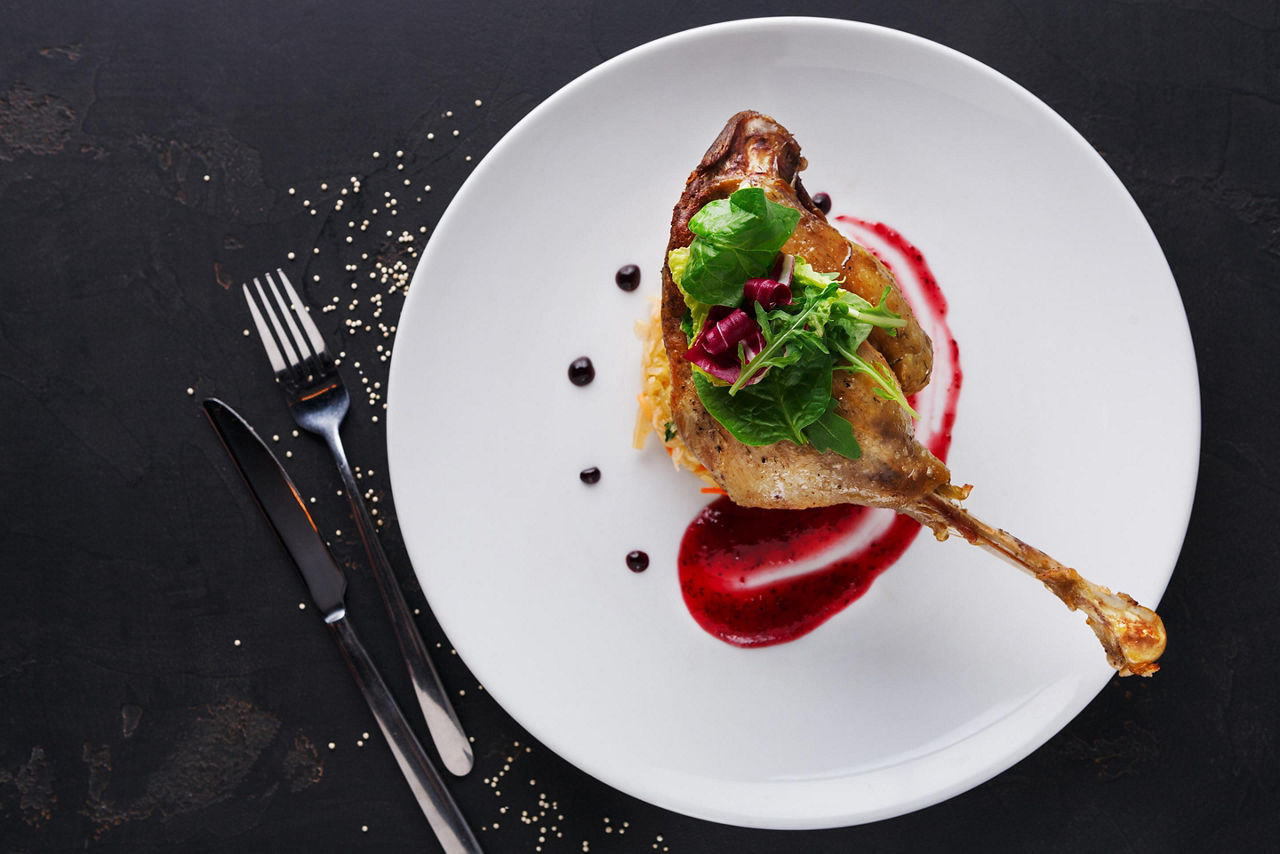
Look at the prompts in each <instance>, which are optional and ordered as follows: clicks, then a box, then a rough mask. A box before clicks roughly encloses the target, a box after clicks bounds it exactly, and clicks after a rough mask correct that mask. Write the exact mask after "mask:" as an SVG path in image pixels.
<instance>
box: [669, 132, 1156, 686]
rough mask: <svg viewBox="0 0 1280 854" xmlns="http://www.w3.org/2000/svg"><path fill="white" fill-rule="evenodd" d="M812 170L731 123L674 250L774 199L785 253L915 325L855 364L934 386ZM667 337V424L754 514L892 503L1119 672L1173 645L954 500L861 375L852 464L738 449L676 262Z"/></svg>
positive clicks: (852, 387) (921, 348)
mask: <svg viewBox="0 0 1280 854" xmlns="http://www.w3.org/2000/svg"><path fill="white" fill-rule="evenodd" d="M805 166H806V163H805V160H804V158H803V157H802V156H801V153H800V146H799V145H798V144H797V142H796V140H795V138H794V137H793V136H792V135H791V134H790V133H789V132H788V131H787V130H786V128H784V127H783V126H782V125H780V124H778V122H776V121H775V120H774V119H772V118H770V117H768V116H765V115H762V114H760V113H756V112H750V111H746V112H741V113H738V114H737V115H735V116H734V117H732V118H731V119H730V120H729V122H728V124H726V125H725V128H724V130H723V131H721V133H720V135H719V136H718V137H716V140H715V142H713V143H712V145H711V147H710V149H708V150H707V153H706V154H705V155H704V156H703V158H702V161H701V162H700V163H699V164H698V166H697V167H696V168H695V169H694V170H693V172H692V174H691V175H690V176H689V179H688V182H687V183H686V185H685V189H684V193H683V195H682V196H681V197H680V200H679V202H678V203H677V204H676V206H675V210H674V212H673V214H672V219H671V237H670V241H669V243H668V245H667V252H668V258H669V257H670V253H671V251H672V250H675V249H681V248H683V247H686V246H688V245H689V244H690V243H692V242H693V240H694V235H693V233H692V232H691V231H690V229H689V221H690V219H691V218H692V217H693V216H694V215H695V214H696V213H697V212H698V211H699V210H701V209H702V208H703V206H704V205H706V204H707V203H708V202H711V201H714V200H717V199H724V198H727V197H729V196H730V195H731V194H732V193H734V192H735V191H737V190H739V189H741V188H743V187H759V188H761V189H763V190H764V192H765V194H766V197H767V198H769V199H770V200H771V201H773V202H776V203H779V204H783V205H786V206H788V207H791V208H794V209H795V210H798V211H799V212H800V220H799V224H798V225H797V226H796V229H795V231H794V232H793V233H792V235H791V237H790V239H789V240H788V241H787V243H786V244H785V245H784V246H783V247H782V252H783V253H784V254H788V255H798V256H803V257H804V258H805V259H806V260H807V261H808V262H809V264H810V265H812V267H813V268H814V269H815V270H818V271H821V272H827V273H838V274H839V275H840V276H841V278H842V286H843V287H844V288H845V289H847V290H849V291H852V292H853V293H856V294H857V295H858V296H860V297H862V298H863V299H866V300H867V301H869V302H875V301H877V300H878V299H879V298H880V297H881V295H882V294H885V293H886V289H887V296H886V297H885V305H886V306H887V307H888V308H889V309H890V310H892V311H893V312H895V313H897V314H898V315H900V316H901V317H902V318H903V319H904V320H905V321H906V325H905V326H904V327H903V328H900V329H897V330H896V334H894V335H889V334H888V333H887V332H886V331H885V330H883V329H879V328H877V329H875V330H873V331H872V332H871V334H870V336H869V337H868V338H867V339H866V341H864V342H863V343H862V344H861V345H860V347H859V348H858V351H857V354H858V356H860V357H861V358H862V359H863V360H865V361H867V362H871V363H879V364H883V365H887V366H888V368H889V369H890V370H891V371H892V376H893V378H894V379H895V380H896V382H897V384H898V386H899V387H900V389H901V391H902V392H903V393H904V394H912V393H914V392H916V391H918V390H920V389H921V388H923V387H924V386H925V385H926V384H927V383H928V382H929V374H930V370H931V367H932V361H933V351H932V345H931V343H930V340H929V337H928V335H927V334H926V333H925V332H924V330H923V329H922V328H921V327H920V325H919V324H918V323H917V322H916V320H915V318H914V317H913V316H912V314H911V309H910V306H908V305H907V303H906V300H905V299H903V297H902V295H901V293H900V292H899V291H898V288H897V285H896V283H895V281H894V278H893V275H892V274H891V273H890V272H889V271H888V270H887V269H886V268H885V267H884V265H883V264H881V263H880V262H879V260H878V259H877V258H876V257H875V256H874V255H872V254H871V253H870V252H869V251H867V250H866V249H864V248H863V247H861V246H858V245H857V244H855V243H853V242H851V241H850V240H848V239H847V238H846V237H845V236H844V235H843V234H841V233H840V232H839V231H837V230H836V229H835V228H834V227H833V226H832V225H830V224H829V223H828V222H827V218H826V216H825V214H824V213H823V212H822V211H821V210H820V209H819V208H818V206H817V205H816V204H814V202H813V200H812V199H811V198H810V196H809V194H808V193H807V192H806V191H805V188H804V185H803V184H802V183H801V180H800V172H801V171H802V170H803V169H804V168H805ZM662 282H663V284H662V301H661V330H660V331H661V340H662V345H663V348H665V352H666V358H667V359H668V360H669V370H670V402H669V403H670V406H669V411H670V420H671V422H672V424H673V425H674V429H675V431H676V438H675V440H674V441H675V442H676V443H679V444H681V445H683V448H682V449H681V450H682V452H683V451H686V450H687V454H688V456H691V457H692V458H693V459H695V460H696V461H697V463H698V464H699V465H698V472H699V474H700V475H702V476H703V477H704V478H705V479H708V480H710V481H713V482H714V483H716V484H718V485H719V486H720V487H721V488H723V489H724V491H725V492H726V493H727V494H728V496H729V498H730V499H731V500H732V501H734V502H736V503H738V504H742V505H745V506H753V507H767V508H780V509H781V508H804V507H818V506H826V505H832V504H845V503H853V504H862V505H867V506H874V507H888V508H892V509H894V510H896V511H898V512H900V513H904V514H906V515H908V516H910V517H912V518H914V519H916V520H917V521H919V522H920V523H921V524H923V525H926V526H927V527H929V528H930V529H931V530H932V531H933V532H934V534H935V535H936V536H937V537H938V538H939V539H945V538H946V536H947V535H948V534H949V533H958V534H960V535H961V536H963V537H964V538H965V539H967V540H969V541H970V542H972V543H975V544H977V545H981V546H983V547H984V548H987V549H988V550H990V551H992V552H994V553H995V554H997V555H999V556H1000V557H1003V558H1005V559H1006V560H1008V561H1010V562H1011V563H1013V564H1014V565H1016V566H1018V567H1019V568H1020V569H1023V570H1024V571H1026V572H1028V573H1030V574H1031V575H1032V576H1033V577H1035V578H1037V579H1039V580H1040V581H1041V582H1042V583H1044V585H1045V586H1046V587H1047V588H1049V589H1050V590H1051V591H1053V593H1054V594H1055V595H1057V596H1058V597H1059V598H1060V599H1061V600H1062V601H1063V602H1065V603H1066V604H1067V606H1068V607H1069V608H1071V609H1072V610H1076V609H1081V610H1083V611H1085V613H1086V615H1087V617H1088V623H1089V625H1090V626H1091V627H1092V628H1093V630H1094V632H1095V633H1096V634H1097V635H1098V638H1099V640H1100V641H1101V642H1102V645H1103V647H1104V649H1105V650H1106V652H1107V657H1108V660H1109V661H1110V663H1111V665H1112V667H1114V668H1115V669H1116V670H1117V671H1118V672H1119V673H1120V674H1121V675H1130V674H1141V675H1148V674H1150V673H1152V672H1154V671H1155V670H1156V669H1157V665H1156V663H1155V661H1156V659H1157V658H1159V656H1160V654H1161V652H1162V651H1163V649H1164V644H1165V633H1164V627H1163V625H1162V623H1161V621H1160V618H1159V617H1158V616H1157V615H1156V614H1155V612H1153V611H1151V610H1150V609H1148V608H1144V607H1142V606H1141V605H1138V604H1137V603H1136V602H1134V601H1133V600H1132V599H1131V598H1129V597H1128V596H1126V595H1124V594H1113V593H1111V591H1109V590H1107V589H1106V588H1104V587H1100V586H1098V585H1095V584H1092V583H1091V582H1088V581H1086V580H1085V579H1083V578H1081V577H1080V575H1079V574H1077V573H1076V572H1075V570H1073V569H1070V568H1069V567H1066V566H1063V565H1062V564H1060V563H1058V562H1057V561H1055V560H1053V559H1052V558H1050V557H1049V556H1048V555H1046V554H1044V553H1043V552H1040V551H1038V550H1036V549H1034V548H1032V547H1030V546H1028V545H1026V544H1025V543H1023V542H1021V541H1020V540H1018V539H1017V538H1015V537H1013V536H1011V535H1009V534H1008V533H1006V532H1004V531H1002V530H999V529H997V528H993V527H991V526H988V525H986V524H985V523H983V522H980V521H979V520H977V519H974V518H973V517H972V516H970V515H969V514H968V513H967V512H966V511H965V510H964V509H963V508H962V507H961V506H960V504H959V503H958V502H959V500H961V499H963V498H965V497H966V496H967V495H968V491H969V487H967V486H957V485H953V484H952V483H951V473H950V472H949V471H948V469H947V466H946V465H944V464H943V463H942V462H941V461H940V460H939V459H937V457H935V456H934V455H933V454H932V453H930V452H929V451H928V450H927V449H926V448H925V447H923V446H922V445H921V444H920V443H919V442H917V441H916V440H915V437H914V435H913V426H912V422H911V419H910V416H909V415H908V413H907V412H906V410H905V409H904V408H903V407H902V406H900V405H899V404H898V403H897V402H894V401H893V400H888V399H885V398H884V397H883V396H881V395H877V394H876V393H875V386H874V382H873V381H872V379H871V378H870V377H869V376H868V375H867V374H865V373H857V372H849V371H837V372H835V374H834V377H835V379H834V380H833V384H832V398H833V399H834V400H835V402H836V409H835V411H836V413H837V414H838V415H839V416H840V417H841V418H843V419H844V420H846V421H848V422H849V423H850V424H851V425H852V427H853V432H854V435H855V436H856V437H857V439H858V442H859V444H860V445H861V451H862V452H861V456H860V457H858V458H857V459H850V458H848V457H846V456H842V455H839V454H836V453H833V452H831V451H824V452H820V451H818V450H816V449H815V448H814V447H813V446H812V445H810V444H804V445H798V444H795V443H793V442H790V441H780V442H776V443H774V444H771V445H765V446H752V445H746V444H743V443H742V442H740V441H738V440H737V439H736V438H735V437H734V436H733V435H732V434H731V433H730V432H729V431H728V430H727V429H726V428H725V427H724V426H722V425H721V424H720V423H719V422H718V421H717V420H716V419H715V418H714V417H712V415H711V414H710V413H709V412H708V411H707V409H706V407H705V406H704V405H703V403H702V401H701V400H700V399H699V397H698V394H697V392H696V389H695V386H694V383H693V368H692V366H691V365H690V363H689V362H688V361H686V359H685V358H684V354H685V353H686V351H687V350H688V349H689V343H690V342H689V335H688V333H687V331H686V329H685V328H684V327H683V325H682V323H683V319H684V317H685V315H686V308H687V307H686V303H685V298H684V295H683V294H682V293H681V291H680V289H679V287H678V286H677V284H676V282H675V280H673V278H672V273H671V269H670V265H669V264H664V265H663V275H662Z"/></svg>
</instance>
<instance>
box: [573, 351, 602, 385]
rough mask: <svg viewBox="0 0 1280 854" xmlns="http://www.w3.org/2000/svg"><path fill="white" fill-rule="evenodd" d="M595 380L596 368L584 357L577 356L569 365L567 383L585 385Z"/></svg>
mask: <svg viewBox="0 0 1280 854" xmlns="http://www.w3.org/2000/svg"><path fill="white" fill-rule="evenodd" d="M595 378H596V366H595V365H593V364H591V360H590V359H588V358H587V357H586V356H579V357H578V358H576V359H574V360H573V361H572V362H570V363H569V382H571V383H573V384H574V385H586V384H587V383H589V382H591V381H592V380H593V379H595Z"/></svg>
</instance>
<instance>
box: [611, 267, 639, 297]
mask: <svg viewBox="0 0 1280 854" xmlns="http://www.w3.org/2000/svg"><path fill="white" fill-rule="evenodd" d="M613 280H614V281H615V282H617V283H618V287H620V288H622V289H623V290H624V291H634V290H635V289H636V288H638V287H640V268H639V267H637V266H636V265H635V264H624V265H623V266H621V267H619V268H618V272H617V274H616V275H615V276H614V277H613Z"/></svg>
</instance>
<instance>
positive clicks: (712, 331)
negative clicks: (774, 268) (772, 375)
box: [684, 292, 790, 385]
mask: <svg viewBox="0 0 1280 854" xmlns="http://www.w3.org/2000/svg"><path fill="white" fill-rule="evenodd" d="M789 293H790V292H788V295H789ZM739 343H741V344H742V345H743V350H744V351H745V354H746V357H747V360H748V361H750V360H751V357H753V356H754V355H755V354H756V353H759V352H760V351H761V350H763V349H764V336H763V335H762V334H760V327H759V326H757V325H756V321H755V318H753V317H751V316H750V315H749V314H747V313H746V312H745V311H743V310H742V309H740V308H732V309H731V308H728V307H727V306H715V307H714V308H712V309H711V312H710V313H709V314H708V315H707V320H706V322H705V323H704V324H703V325H702V331H701V332H700V333H698V337H697V338H695V339H694V340H693V343H692V344H691V345H689V349H688V350H686V351H685V354H684V357H685V359H686V360H687V361H688V362H690V363H691V364H694V365H697V366H698V367H699V368H702V370H704V371H706V372H707V373H708V374H710V375H711V376H713V377H715V378H716V379H718V380H723V381H725V382H727V383H732V382H735V381H737V379H738V377H739V375H741V373H742V363H741V362H740V361H739V360H738V344H739ZM767 373H768V370H763V371H760V372H759V373H758V374H756V375H755V376H754V377H752V378H751V380H750V381H749V382H748V383H747V384H748V385H754V384H755V383H758V382H759V381H760V380H762V379H764V375H765V374H767Z"/></svg>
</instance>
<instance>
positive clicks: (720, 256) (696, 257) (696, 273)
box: [680, 187, 800, 307]
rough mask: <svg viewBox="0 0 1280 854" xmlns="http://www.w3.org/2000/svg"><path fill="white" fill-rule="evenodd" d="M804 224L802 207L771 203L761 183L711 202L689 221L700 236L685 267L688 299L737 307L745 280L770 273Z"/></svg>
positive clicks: (683, 286)
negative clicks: (793, 234) (795, 232)
mask: <svg viewBox="0 0 1280 854" xmlns="http://www.w3.org/2000/svg"><path fill="white" fill-rule="evenodd" d="M799 222H800V212H799V211H798V210H795V209H794V208H790V207H787V206H786V205H780V204H777V203H776V202H771V201H769V199H768V198H767V197H766V196H765V194H764V190H762V189H761V188H759V187H746V188H744V189H741V190H738V191H737V192H735V193H733V195H731V196H729V198H727V199H717V200H715V201H712V202H708V203H707V204H706V205H704V206H703V207H702V209H701V210H700V211H698V212H697V213H696V214H694V216H693V218H692V219H690V220H689V230H690V231H692V232H693V233H694V235H695V238H694V241H693V243H691V244H690V245H689V256H688V260H687V263H686V265H685V267H684V269H683V270H682V277H681V284H680V290H681V291H682V292H683V293H684V294H685V297H686V301H687V300H689V299H692V300H697V301H698V302H701V303H706V304H708V305H727V306H736V305H737V304H738V303H739V302H741V301H742V285H743V283H744V282H746V280H747V279H754V278H759V277H762V276H765V275H768V273H769V271H770V269H771V268H772V267H773V262H774V259H775V258H776V257H777V254H778V250H779V249H781V248H782V245H783V244H784V243H786V242H787V239H788V238H789V237H790V236H791V232H793V231H795V228H796V224H797V223H799ZM691 307H692V306H691Z"/></svg>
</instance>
